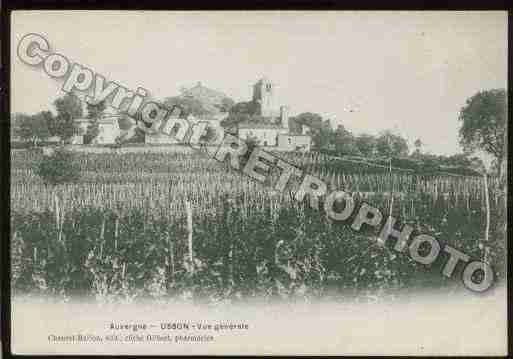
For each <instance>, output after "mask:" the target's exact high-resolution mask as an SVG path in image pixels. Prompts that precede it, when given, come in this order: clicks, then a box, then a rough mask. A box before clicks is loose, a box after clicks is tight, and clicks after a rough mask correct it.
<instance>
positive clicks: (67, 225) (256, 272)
mask: <svg viewBox="0 0 513 359" xmlns="http://www.w3.org/2000/svg"><path fill="white" fill-rule="evenodd" d="M280 156H285V157H287V160H289V161H293V162H294V163H296V164H297V165H298V166H301V167H302V168H304V169H305V170H306V171H307V172H308V173H311V174H315V175H318V176H320V177H321V178H323V179H324V180H325V181H326V182H327V183H329V184H330V185H331V187H332V188H342V189H345V190H347V191H350V192H354V193H355V197H357V199H365V200H366V201H368V202H370V203H372V205H374V206H378V207H379V208H381V209H382V210H383V212H384V213H386V214H388V213H389V204H390V192H393V193H394V194H395V196H396V198H395V200H394V206H393V215H394V216H396V217H399V218H400V219H401V221H402V222H403V223H409V224H411V225H413V226H414V227H415V228H416V230H417V231H419V232H423V233H430V234H432V235H434V236H436V237H437V238H438V239H439V240H440V241H441V242H443V243H447V244H450V245H452V246H454V247H455V248H458V249H460V250H462V251H464V252H465V253H467V254H469V255H471V256H473V257H475V258H482V257H483V239H484V237H485V233H484V231H485V219H486V211H485V208H486V206H485V201H484V189H483V185H482V179H481V178H479V177H464V176H458V177H454V176H441V175H435V174H428V175H417V174H414V173H411V172H407V171H395V172H394V173H393V174H390V173H389V172H387V171H383V170H378V171H376V170H371V169H368V170H365V168H366V167H365V166H356V165H354V164H353V165H347V164H346V165H344V164H343V163H342V162H340V161H338V162H333V159H330V158H329V157H325V156H319V155H297V154H287V155H285V154H280ZM40 158H41V154H40V153H39V152H37V151H23V152H13V153H12V155H11V238H12V241H11V243H12V246H11V250H12V279H13V282H12V283H13V288H14V291H15V292H16V293H29V294H34V295H59V296H62V297H64V298H71V297H74V296H84V295H87V296H95V297H96V298H97V299H98V300H119V299H123V300H137V299H142V298H148V297H150V298H156V299H158V298H168V297H170V296H171V297H175V298H185V299H191V298H192V299H194V300H201V301H203V300H207V301H209V302H221V301H233V300H245V299H247V298H249V297H253V298H259V299H276V298H288V299H292V298H297V299H309V298H315V297H328V296H333V297H334V298H336V297H337V296H340V295H341V293H349V292H350V293H359V294H364V293H374V294H376V293H384V292H385V293H394V292H395V291H396V290H399V289H403V288H408V289H414V288H426V287H443V286H448V285H454V283H457V281H458V280H457V278H459V276H458V271H461V268H459V267H458V268H457V273H456V274H455V275H454V278H453V279H452V280H448V279H445V278H444V277H443V276H442V275H441V274H440V273H441V270H440V266H441V265H443V264H444V263H445V261H446V257H445V255H441V256H440V257H439V259H438V260H437V261H436V262H435V263H434V264H433V265H432V266H430V267H423V266H421V265H418V264H416V263H414V262H413V261H412V260H410V259H409V257H408V256H406V255H403V254H398V253H396V252H394V251H393V250H392V249H391V247H392V245H393V242H392V243H391V244H390V243H388V242H387V244H386V245H383V244H382V243H381V242H380V241H379V240H378V239H377V238H376V233H374V232H367V233H365V232H361V233H356V232H354V231H352V230H351V229H349V226H347V225H345V224H334V223H332V222H330V221H329V220H328V219H327V218H326V216H325V215H324V214H323V213H320V212H319V211H315V210H311V209H309V208H308V207H306V206H305V205H304V204H300V203H296V202H295V201H294V200H293V199H292V197H291V194H290V193H276V192H274V191H272V190H271V189H270V188H266V187H264V186H262V185H260V184H258V183H255V182H252V181H251V180H250V179H249V178H247V177H245V176H241V175H240V173H237V172H232V171H230V170H229V168H228V167H227V166H224V165H223V164H220V163H218V162H216V161H213V160H210V159H208V158H207V157H205V156H202V155H200V154H196V155H185V154H118V155H117V154H82V155H77V157H76V161H77V163H78V164H79V166H80V169H81V178H80V180H79V181H78V182H77V183H73V184H64V185H59V186H55V187H54V186H50V185H47V184H45V183H43V182H42V181H41V179H40V178H39V177H38V176H36V175H35V174H34V168H35V167H36V164H37V163H38V161H39V160H40ZM488 192H489V196H490V205H491V219H492V223H491V226H490V228H491V231H490V233H489V241H488V243H486V245H487V246H488V247H489V248H490V250H491V256H492V260H493V264H494V266H495V270H496V271H497V276H498V277H499V280H500V279H501V278H503V277H504V264H503V262H504V258H505V249H504V248H505V239H504V234H503V227H502V224H501V223H502V222H501V221H502V219H503V218H504V213H503V208H504V206H503V203H502V198H501V195H500V192H499V191H498V184H497V181H495V180H491V181H490V189H489V191H488ZM187 204H189V205H190V208H191V212H192V216H190V215H189V216H188V211H187ZM188 218H190V219H192V221H190V223H188Z"/></svg>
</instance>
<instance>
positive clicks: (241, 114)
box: [221, 101, 258, 132]
mask: <svg viewBox="0 0 513 359" xmlns="http://www.w3.org/2000/svg"><path fill="white" fill-rule="evenodd" d="M257 113H258V104H257V103H255V102H253V101H242V102H237V103H236V104H234V105H233V106H231V107H230V111H229V114H228V117H226V118H225V119H224V120H222V121H221V126H223V128H225V129H226V130H228V131H230V130H231V131H232V132H233V131H234V130H235V128H236V127H237V125H238V124H239V123H241V122H250V121H255V122H256V121H257V120H258V116H256V115H257Z"/></svg>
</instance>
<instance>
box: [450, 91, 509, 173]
mask: <svg viewBox="0 0 513 359" xmlns="http://www.w3.org/2000/svg"><path fill="white" fill-rule="evenodd" d="M507 112H508V109H507V96H506V91H505V90H504V89H493V90H487V91H480V92H478V93H477V94H475V95H474V96H472V97H471V98H469V99H468V100H467V101H466V104H465V106H463V107H462V109H461V111H460V115H459V120H460V121H461V123H462V124H461V128H460V131H459V136H460V144H461V145H462V147H463V148H464V150H465V151H468V152H474V151H476V150H478V149H480V150H483V151H484V152H487V153H489V154H491V155H492V156H494V157H495V159H496V160H497V163H500V164H501V165H499V166H498V170H499V173H498V174H499V177H500V175H501V170H500V169H501V167H502V163H503V161H504V157H505V151H504V146H505V138H506V135H505V126H506V114H507Z"/></svg>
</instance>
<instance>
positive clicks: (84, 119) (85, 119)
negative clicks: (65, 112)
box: [73, 118, 91, 123]
mask: <svg viewBox="0 0 513 359" xmlns="http://www.w3.org/2000/svg"><path fill="white" fill-rule="evenodd" d="M73 122H79V123H80V122H91V120H90V119H88V118H76V119H74V120H73Z"/></svg>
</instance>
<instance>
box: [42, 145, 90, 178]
mask: <svg viewBox="0 0 513 359" xmlns="http://www.w3.org/2000/svg"><path fill="white" fill-rule="evenodd" d="M35 172H36V174H37V175H38V176H39V177H41V179H42V180H43V181H44V182H45V183H47V184H51V185H58V184H61V183H67V182H76V181H77V180H78V179H79V178H80V165H79V163H78V161H77V160H76V158H75V155H74V153H73V152H71V151H67V150H65V149H63V148H60V149H56V150H53V151H52V153H50V154H45V155H44V156H43V158H42V159H41V160H40V161H39V164H38V165H37V168H36V171H35Z"/></svg>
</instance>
